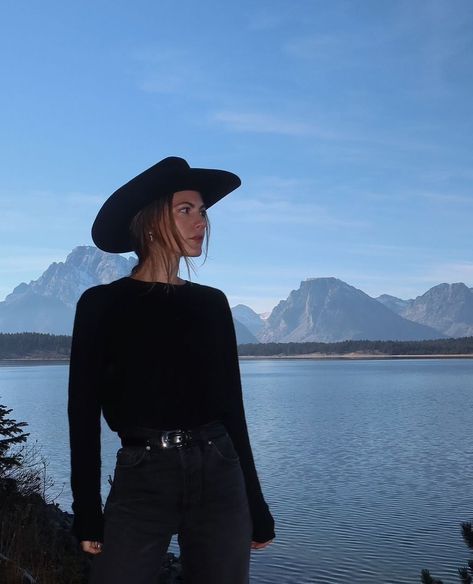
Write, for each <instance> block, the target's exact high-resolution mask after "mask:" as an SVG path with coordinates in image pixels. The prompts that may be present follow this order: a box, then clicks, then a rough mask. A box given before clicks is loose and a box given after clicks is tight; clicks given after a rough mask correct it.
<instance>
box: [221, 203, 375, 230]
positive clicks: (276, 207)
mask: <svg viewBox="0 0 473 584" xmlns="http://www.w3.org/2000/svg"><path fill="white" fill-rule="evenodd" d="M227 204H228V206H231V208H232V211H233V212H234V213H236V214H237V215H239V216H240V217H242V218H243V219H244V221H245V222H250V223H265V224H269V223H273V224H285V225H289V224H292V225H317V226H318V227H329V228H333V227H343V228H357V229H359V228H366V227H368V226H369V225H370V224H369V223H368V222H367V221H356V220H352V219H348V218H343V217H340V216H338V215H337V216H334V215H331V213H330V212H329V211H328V210H327V209H326V208H324V207H323V206H322V205H316V204H313V203H299V202H293V201H288V200H284V199H275V198H274V196H272V197H271V198H269V197H261V198H256V197H254V198H251V199H247V200H244V201H242V200H241V199H233V200H231V201H229V202H228V203H227Z"/></svg>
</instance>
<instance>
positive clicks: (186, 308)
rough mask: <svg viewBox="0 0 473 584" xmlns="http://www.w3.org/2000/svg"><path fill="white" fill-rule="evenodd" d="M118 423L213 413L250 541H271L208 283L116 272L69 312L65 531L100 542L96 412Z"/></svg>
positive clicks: (232, 348)
mask: <svg viewBox="0 0 473 584" xmlns="http://www.w3.org/2000/svg"><path fill="white" fill-rule="evenodd" d="M101 412H103V415H104V418H105V420H106V421H107V423H108V425H109V426H110V428H111V429H112V430H113V431H115V432H118V433H120V432H121V431H123V430H124V429H126V428H127V427H131V426H142V427H146V428H158V429H162V430H165V429H174V428H192V427H194V426H198V425H200V424H205V423H206V422H210V421H211V420H216V419H220V420H222V422H223V423H224V425H225V426H226V428H227V431H228V433H229V435H230V436H231V438H232V440H233V443H234V445H235V448H236V451H237V452H238V455H239V457H240V462H241V466H242V470H243V474H244V477H245V482H246V488H247V494H248V501H249V505H250V511H251V515H252V520H253V539H254V540H255V541H259V542H264V541H268V540H269V539H272V538H273V537H274V521H273V518H272V516H271V513H270V511H269V509H268V506H267V504H266V502H265V500H264V497H263V495H262V492H261V487H260V483H259V480H258V476H257V473H256V469H255V464H254V460H253V454H252V451H251V446H250V442H249V438H248V431H247V426H246V420H245V413H244V407H243V400H242V390H241V381H240V370H239V365H238V354H237V348H236V338H235V331H234V327H233V320H232V315H231V311H230V307H229V305H228V301H227V298H226V296H225V295H224V293H223V292H221V291H220V290H218V289H216V288H211V287H209V286H203V285H201V284H195V283H191V282H186V283H185V284H181V285H166V284H163V283H153V284H150V283H146V282H142V281H139V280H135V279H133V278H129V277H126V278H121V279H120V280H117V281H115V282H112V283H111V284H107V285H102V286H95V287H93V288H89V289H88V290H86V291H85V292H84V294H83V295H82V296H81V298H80V300H79V302H78V304H77V310H76V317H75V321H74V332H73V338H72V349H71V361H70V374H69V405H68V413H69V427H70V444H71V467H72V472H71V484H72V493H73V499H74V501H73V505H72V507H73V511H74V532H75V534H76V536H77V537H78V538H79V539H80V540H90V541H102V540H103V516H102V500H101V495H100V482H101V481H100V467H101V459H100V414H101Z"/></svg>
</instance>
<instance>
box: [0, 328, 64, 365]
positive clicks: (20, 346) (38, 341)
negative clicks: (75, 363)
mask: <svg viewBox="0 0 473 584" xmlns="http://www.w3.org/2000/svg"><path fill="white" fill-rule="evenodd" d="M70 352H71V337H70V336H67V335H49V334H45V333H0V359H28V358H30V359H34V358H36V359H41V358H43V359H52V358H54V359H67V358H68V357H69V354H70Z"/></svg>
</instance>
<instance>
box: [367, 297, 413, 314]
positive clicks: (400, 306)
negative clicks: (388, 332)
mask: <svg viewBox="0 0 473 584" xmlns="http://www.w3.org/2000/svg"><path fill="white" fill-rule="evenodd" d="M375 300H377V301H378V302H381V304H384V306H386V308H389V310H392V311H393V312H395V313H396V314H400V315H401V316H403V311H404V310H405V308H406V306H408V304H409V302H411V301H410V300H402V299H401V298H397V297H396V296H391V295H390V294H381V296H378V297H377V298H375Z"/></svg>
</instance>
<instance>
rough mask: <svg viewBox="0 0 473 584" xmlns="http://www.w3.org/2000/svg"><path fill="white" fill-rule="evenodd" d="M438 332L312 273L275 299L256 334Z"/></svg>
mask: <svg viewBox="0 0 473 584" xmlns="http://www.w3.org/2000/svg"><path fill="white" fill-rule="evenodd" d="M442 336H443V335H442V334H441V333H439V332H438V331H436V330H433V329H432V328H430V327H428V326H424V325H420V324H417V323H414V322H411V321H408V320H406V319H404V318H402V317H401V316H399V315H398V314H395V313H394V312H393V311H391V310H389V309H388V308H386V307H385V306H384V305H383V304H381V303H380V302H378V301H377V300H375V299H374V298H371V297H370V296H368V295H367V294H365V293H364V292H362V291H361V290H358V289H357V288H354V287H353V286H350V285H349V284H346V283H345V282H342V281H341V280H338V279H337V278H312V279H308V280H305V281H303V282H301V285H300V287H299V289H298V290H293V291H292V292H291V293H290V294H289V296H288V298H287V300H282V301H281V302H279V304H278V305H277V306H276V307H275V308H274V309H273V311H272V312H271V315H270V316H269V318H268V319H267V321H266V325H265V328H264V329H263V330H262V332H261V333H260V334H259V336H258V338H259V340H260V341H262V342H304V341H320V342H337V341H342V340H347V339H353V340H361V339H366V340H421V339H434V338H441V337H442Z"/></svg>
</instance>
